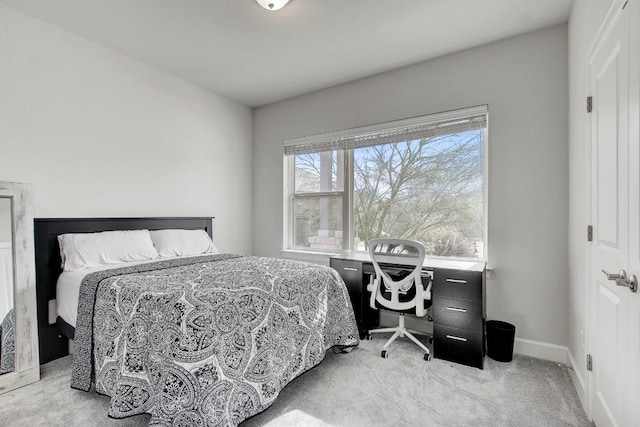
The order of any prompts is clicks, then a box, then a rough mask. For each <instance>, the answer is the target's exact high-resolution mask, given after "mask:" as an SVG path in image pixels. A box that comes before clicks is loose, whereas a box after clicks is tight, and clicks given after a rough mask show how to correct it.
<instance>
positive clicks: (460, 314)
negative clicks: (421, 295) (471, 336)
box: [433, 298, 484, 333]
mask: <svg viewBox="0 0 640 427" xmlns="http://www.w3.org/2000/svg"><path fill="white" fill-rule="evenodd" d="M483 317H484V313H483V312H482V303H480V302H476V301H467V300H457V299H449V298H437V299H435V300H434V301H433V322H434V323H436V324H438V325H443V326H450V327H454V328H458V329H464V330H466V331H470V332H476V333H482V331H483V328H482V325H483V322H482V320H483Z"/></svg>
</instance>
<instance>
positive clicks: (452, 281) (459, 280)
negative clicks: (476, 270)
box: [447, 279, 467, 285]
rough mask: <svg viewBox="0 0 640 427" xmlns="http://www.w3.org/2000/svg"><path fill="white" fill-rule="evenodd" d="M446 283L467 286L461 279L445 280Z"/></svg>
mask: <svg viewBox="0 0 640 427" xmlns="http://www.w3.org/2000/svg"><path fill="white" fill-rule="evenodd" d="M447 282H449V283H461V284H463V285H466V284H467V281H466V280H462V279H447Z"/></svg>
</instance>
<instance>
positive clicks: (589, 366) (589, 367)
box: [587, 354, 593, 371]
mask: <svg viewBox="0 0 640 427" xmlns="http://www.w3.org/2000/svg"><path fill="white" fill-rule="evenodd" d="M587 371H593V358H592V357H591V355H590V354H587Z"/></svg>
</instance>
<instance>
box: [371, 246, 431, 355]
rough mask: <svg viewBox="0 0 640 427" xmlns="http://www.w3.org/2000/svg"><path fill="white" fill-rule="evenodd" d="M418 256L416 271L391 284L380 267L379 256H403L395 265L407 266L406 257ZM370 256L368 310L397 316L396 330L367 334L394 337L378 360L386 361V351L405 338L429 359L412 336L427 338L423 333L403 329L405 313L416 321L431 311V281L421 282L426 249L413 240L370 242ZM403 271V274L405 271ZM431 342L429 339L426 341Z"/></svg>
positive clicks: (424, 347)
mask: <svg viewBox="0 0 640 427" xmlns="http://www.w3.org/2000/svg"><path fill="white" fill-rule="evenodd" d="M415 253H417V258H413V259H414V260H415V262H416V266H415V268H414V269H413V270H412V271H411V272H410V273H409V275H407V276H406V277H404V278H401V279H399V280H394V279H393V278H392V277H391V275H390V274H388V273H387V272H386V271H385V270H383V268H382V267H381V266H380V263H379V262H380V257H381V256H386V257H389V256H396V257H397V256H398V255H402V259H401V260H399V261H398V262H397V263H398V264H400V263H403V264H404V263H406V259H407V255H414V254H415ZM369 254H370V255H371V261H372V263H373V267H374V269H375V273H376V274H375V275H374V276H371V281H370V283H369V284H368V285H367V291H369V292H370V298H369V305H370V306H371V308H375V309H378V308H383V309H387V310H392V311H396V312H398V313H399V316H398V326H397V327H395V328H380V329H373V330H370V331H368V334H369V336H368V337H369V338H370V337H371V336H370V334H375V333H384V332H393V333H394V334H393V336H392V337H391V338H390V339H389V341H387V343H386V344H385V345H384V347H383V348H382V353H381V356H382V357H383V358H385V359H386V358H387V357H388V356H389V353H388V351H387V350H388V348H389V346H390V345H391V343H393V342H394V341H395V340H396V338H398V337H404V336H406V337H407V338H409V339H410V340H411V341H413V342H414V343H416V344H417V345H418V346H419V347H420V348H421V349H423V350H424V352H425V354H424V360H430V359H431V352H430V351H429V349H428V348H427V347H426V346H425V345H424V344H423V343H421V342H420V341H418V339H417V338H416V337H415V336H414V335H426V336H429V334H426V333H424V332H420V331H416V330H413V329H407V328H406V327H405V319H404V315H405V313H412V314H415V315H416V316H418V317H424V316H425V315H426V314H427V310H428V308H429V307H431V281H430V280H429V283H428V284H427V285H426V287H425V285H424V284H423V282H422V263H423V261H424V254H425V249H424V246H423V245H422V243H420V242H417V241H415V240H406V239H372V240H371V242H370V243H369ZM405 271H406V270H405ZM429 342H431V338H430V339H429Z"/></svg>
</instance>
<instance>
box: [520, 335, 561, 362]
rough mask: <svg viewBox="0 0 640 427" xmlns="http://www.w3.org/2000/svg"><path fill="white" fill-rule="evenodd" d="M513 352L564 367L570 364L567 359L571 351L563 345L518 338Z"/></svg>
mask: <svg viewBox="0 0 640 427" xmlns="http://www.w3.org/2000/svg"><path fill="white" fill-rule="evenodd" d="M513 352H514V353H517V354H522V355H524V356H531V357H535V358H537V359H544V360H550V361H551V362H556V363H562V364H563V365H567V364H568V363H569V360H568V358H567V354H568V352H569V349H568V348H567V347H566V346H563V345H556V344H549V343H546V342H540V341H532V340H526V339H524V338H517V337H516V339H515V342H514V345H513Z"/></svg>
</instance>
